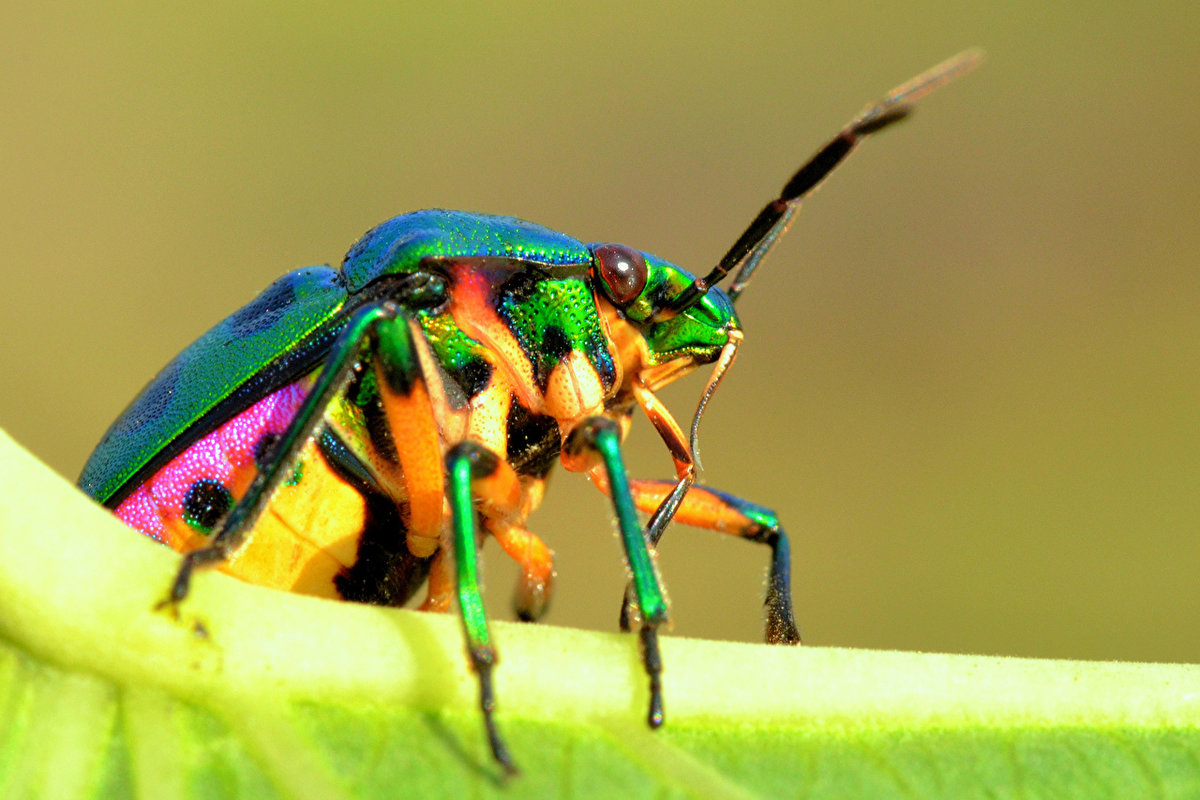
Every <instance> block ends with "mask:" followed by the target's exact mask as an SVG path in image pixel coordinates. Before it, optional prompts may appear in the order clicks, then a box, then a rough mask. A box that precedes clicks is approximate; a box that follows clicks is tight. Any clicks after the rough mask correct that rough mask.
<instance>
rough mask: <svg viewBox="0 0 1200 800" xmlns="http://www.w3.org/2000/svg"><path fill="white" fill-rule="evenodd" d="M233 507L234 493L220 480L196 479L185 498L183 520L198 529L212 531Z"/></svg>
mask: <svg viewBox="0 0 1200 800" xmlns="http://www.w3.org/2000/svg"><path fill="white" fill-rule="evenodd" d="M232 507H233V495H232V494H231V493H230V492H229V489H227V488H225V486H224V485H223V484H222V483H221V482H220V481H214V480H201V481H196V482H195V483H193V484H192V488H190V489H188V493H187V497H185V498H184V500H183V520H184V522H186V523H187V524H188V525H191V526H192V527H193V528H195V529H196V530H198V531H201V532H203V533H211V532H212V529H213V528H215V527H216V525H217V523H218V522H220V521H221V518H222V517H224V516H225V515H226V514H228V513H229V509H230V508H232Z"/></svg>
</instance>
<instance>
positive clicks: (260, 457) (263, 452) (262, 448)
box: [254, 431, 279, 470]
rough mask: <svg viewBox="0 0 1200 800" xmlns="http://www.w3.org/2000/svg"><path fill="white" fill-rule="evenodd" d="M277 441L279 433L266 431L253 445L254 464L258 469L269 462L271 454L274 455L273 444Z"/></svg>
mask: <svg viewBox="0 0 1200 800" xmlns="http://www.w3.org/2000/svg"><path fill="white" fill-rule="evenodd" d="M278 442H279V434H278V433H271V432H270V431H268V432H267V433H264V434H263V435H262V438H261V439H259V440H258V444H256V445H254V466H256V467H258V468H259V469H260V470H261V469H263V468H264V467H266V466H267V465H268V464H270V463H271V456H273V455H275V452H274V451H275V445H276V444H277V443H278Z"/></svg>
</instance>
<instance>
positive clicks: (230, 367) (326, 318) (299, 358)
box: [79, 267, 347, 505]
mask: <svg viewBox="0 0 1200 800" xmlns="http://www.w3.org/2000/svg"><path fill="white" fill-rule="evenodd" d="M346 297H347V295H346V290H345V289H344V288H342V282H341V275H340V273H338V271H337V270H334V269H331V268H329V267H308V268H306V269H299V270H296V271H295V272H290V273H288V274H287V275H284V276H283V277H282V278H280V279H279V280H277V281H275V282H274V283H273V284H271V285H270V286H268V287H267V289H266V291H264V292H263V293H262V294H260V295H259V296H258V297H256V298H255V299H254V300H253V301H251V302H250V304H249V305H246V306H244V307H243V308H241V309H240V310H238V311H237V312H235V313H234V314H232V315H231V316H229V317H227V318H226V319H224V320H223V321H221V322H220V323H218V324H217V326H216V327H214V328H213V329H212V330H210V331H209V332H208V333H206V334H204V335H203V336H201V337H200V338H199V339H197V340H196V341H195V342H193V343H192V344H191V345H190V346H189V347H188V348H187V349H186V350H184V351H183V352H182V353H180V354H179V355H177V356H176V357H175V358H174V359H173V360H172V361H171V363H169V364H167V365H166V366H165V367H163V369H162V371H161V372H159V373H158V375H156V376H155V377H154V379H153V380H152V381H150V383H149V384H148V385H147V386H146V388H145V389H143V390H142V393H141V394H140V395H138V397H137V398H136V399H135V400H134V401H133V402H132V403H131V404H130V405H129V408H127V409H125V412H124V413H123V414H121V416H120V417H118V418H117V420H116V422H114V423H113V424H112V426H111V427H110V428H109V429H108V432H107V433H105V434H104V438H103V439H101V440H100V444H98V445H97V446H96V450H95V451H94V452H93V453H92V455H91V458H89V459H88V462H87V464H85V465H84V467H83V473H82V474H81V475H80V477H79V486H80V488H81V489H83V490H84V491H85V492H87V493H88V494H89V495H91V496H92V497H93V498H95V499H96V500H99V501H100V502H102V503H106V504H110V505H111V504H113V503H114V502H119V499H120V497H119V496H118V493H119V492H121V491H122V490H124V489H126V488H127V487H129V488H132V487H130V484H131V483H133V484H136V483H140V480H137V479H138V478H139V477H140V478H141V479H144V478H146V477H149V476H148V475H147V474H146V473H147V472H148V471H149V472H153V471H154V469H155V468H156V466H158V465H161V463H162V462H164V461H165V460H169V457H171V456H174V455H175V454H177V453H179V452H180V451H181V450H183V449H184V448H185V447H187V446H188V444H190V443H191V442H193V441H195V440H196V439H199V438H200V437H201V436H203V435H205V434H206V433H208V432H209V431H210V430H211V429H213V428H215V427H216V426H217V425H219V424H221V423H222V422H225V421H227V420H228V418H229V417H232V416H233V415H234V414H236V413H238V412H239V411H241V410H244V409H245V408H247V407H249V406H250V405H251V404H252V403H254V402H255V401H256V400H258V399H260V398H262V397H264V396H266V395H267V394H269V393H270V392H271V391H273V390H274V389H277V388H279V387H280V386H282V385H283V384H284V383H287V382H289V380H294V379H295V378H296V377H299V375H301V374H303V373H304V372H306V371H307V370H308V369H311V368H312V366H314V365H315V363H316V362H317V361H319V358H320V355H321V353H320V352H313V350H314V349H315V350H317V351H319V349H320V344H319V342H318V341H314V339H316V340H321V339H329V340H331V336H330V335H328V334H326V335H324V336H322V334H323V333H326V332H327V331H328V329H330V327H331V326H336V323H337V321H338V316H337V315H338V312H339V311H340V310H341V308H342V306H343V305H344V304H345V302H346ZM314 345H316V347H315V348H314ZM325 347H328V344H327V343H326V344H325ZM285 367H286V369H285ZM283 372H287V373H289V374H288V375H287V376H286V377H285V376H283V375H281V374H280V375H275V374H264V373H283ZM260 375H261V376H262V377H263V379H264V380H262V381H260V383H261V384H262V386H261V391H253V392H248V391H244V389H245V388H247V385H248V384H250V383H251V382H252V380H253V379H254V378H255V377H256V376H260ZM237 400H241V401H243V402H236V401H237ZM230 401H235V403H234V407H230V406H229V405H228V403H229V402H230ZM223 404H224V405H225V407H224V408H222V409H221V411H222V413H221V414H220V415H219V416H220V418H219V419H213V420H212V423H213V424H211V425H207V426H205V425H201V424H200V423H201V421H202V420H204V419H205V418H207V417H210V416H212V412H213V411H214V410H217V409H218V407H221V406H222V405H223ZM163 455H166V456H167V458H161V457H160V456H163Z"/></svg>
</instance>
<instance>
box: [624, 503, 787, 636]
mask: <svg viewBox="0 0 1200 800" xmlns="http://www.w3.org/2000/svg"><path fill="white" fill-rule="evenodd" d="M676 486H677V484H676V483H675V482H674V481H661V480H635V481H632V483H631V486H630V490H631V492H632V494H633V499H634V503H635V504H636V505H637V507H638V509H639V510H640V511H643V512H646V513H651V512H654V511H655V510H656V509H658V508H659V507H660V506H661V504H662V502H663V500H664V499H666V498H667V497H668V496H669V495H670V494H671V493H672V492H673V491H674V490H675V488H676ZM674 519H675V521H677V522H682V523H683V524H685V525H691V526H693V527H696V528H705V529H707V530H712V531H718V532H720V533H729V534H733V535H734V536H740V537H742V538H743V539H747V540H749V541H751V542H759V543H761V544H765V545H767V546H769V547H770V548H771V571H770V576H769V578H768V581H767V594H766V601H765V605H766V610H767V621H766V635H765V639H766V641H767V643H768V644H799V643H800V631H799V630H798V629H797V627H796V619H795V616H794V614H793V612H792V577H791V548H790V547H789V545H788V537H787V532H786V531H784V529H783V526H782V525H780V524H779V518H778V517H777V516H776V515H775V512H774V511H771V510H770V509H767V508H764V507H763V506H760V505H757V504H755V503H751V502H749V501H746V500H743V499H741V498H740V497H735V496H733V495H731V494H726V493H725V492H721V491H718V490H716V489H711V488H708V487H706V486H693V487H692V489H691V491H689V492H688V493H687V495H686V496H684V498H683V501H682V502H681V503H680V504H679V507H678V509H677V510H676V512H675V517H674ZM654 533H660V532H659V531H654ZM660 535H661V533H660ZM653 543H654V544H657V540H655V541H654V542H653ZM629 617H630V611H629V600H628V596H627V598H626V601H625V603H624V604H623V605H622V607H621V629H622V630H626V631H627V630H629V626H630V622H629Z"/></svg>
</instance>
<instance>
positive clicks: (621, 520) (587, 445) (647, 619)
mask: <svg viewBox="0 0 1200 800" xmlns="http://www.w3.org/2000/svg"><path fill="white" fill-rule="evenodd" d="M563 451H564V455H565V456H566V457H567V458H578V457H580V456H581V455H583V454H585V453H586V454H588V455H590V456H594V457H597V458H599V460H600V465H601V466H602V468H603V471H604V474H605V477H606V478H607V481H608V487H609V494H610V496H611V497H612V503H613V509H614V510H615V512H616V515H617V524H618V527H619V529H620V533H621V543H622V544H623V545H624V547H625V557H626V558H627V559H628V561H629V569H630V572H632V573H633V593H634V597H635V600H636V602H637V608H638V611H639V615H640V617H641V643H642V664H643V665H644V666H645V669H646V674H647V675H648V676H649V678H650V709H649V713H648V715H647V721H648V722H649V724H650V727H652V728H657V727H659V726H660V725H662V723H663V698H662V656H661V654H660V652H659V647H658V627H659V626H660V625H663V624H666V623H667V622H668V620H669V615H668V610H667V597H666V592H665V591H664V590H663V586H662V581H661V580H660V579H659V577H658V568H657V567H656V566H655V563H654V555H653V552H652V550H651V546H650V543H649V542H648V539H647V536H646V533H645V532H644V531H643V530H642V526H641V523H640V522H639V521H638V517H637V505H636V503H635V500H634V496H633V493H632V492H631V491H630V483H629V476H628V474H627V473H626V471H625V463H624V460H623V459H622V458H621V429H620V427H619V426H618V425H617V423H615V422H613V421H612V420H610V419H608V418H606V417H592V418H589V419H586V420H584V421H583V422H582V423H580V425H579V426H578V427H576V428H575V430H574V431H572V432H571V435H570V436H569V437H568V438H567V442H566V444H565V445H564V446H563Z"/></svg>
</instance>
